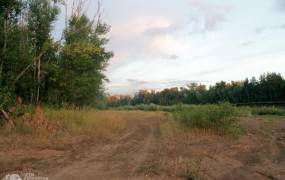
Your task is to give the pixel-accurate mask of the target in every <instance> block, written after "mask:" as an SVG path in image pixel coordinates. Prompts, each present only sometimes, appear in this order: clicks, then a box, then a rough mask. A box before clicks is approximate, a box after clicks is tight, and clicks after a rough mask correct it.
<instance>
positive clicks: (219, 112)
mask: <svg viewBox="0 0 285 180" xmlns="http://www.w3.org/2000/svg"><path fill="white" fill-rule="evenodd" d="M237 116H238V111H237V108H236V107H235V106H233V105H231V104H229V103H222V104H216V105H199V106H187V107H182V108H181V107H180V108H178V109H176V111H175V112H174V118H175V119H176V120H177V121H179V122H180V123H181V124H182V125H184V126H185V127H189V128H199V129H215V130H218V131H221V132H225V133H227V132H236V130H237V129H239V126H238V119H237Z"/></svg>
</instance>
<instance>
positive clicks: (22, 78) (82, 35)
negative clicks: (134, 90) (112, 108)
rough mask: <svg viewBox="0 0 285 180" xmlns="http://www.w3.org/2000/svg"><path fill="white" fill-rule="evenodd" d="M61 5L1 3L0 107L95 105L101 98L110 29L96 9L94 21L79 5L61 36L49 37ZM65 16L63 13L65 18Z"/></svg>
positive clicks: (49, 1) (48, 0) (22, 0)
mask: <svg viewBox="0 0 285 180" xmlns="http://www.w3.org/2000/svg"><path fill="white" fill-rule="evenodd" d="M64 6H65V3H64V1H59V0H1V1H0V58H1V59H0V108H1V109H2V110H6V109H7V108H8V107H9V106H11V105H13V103H14V102H15V99H16V98H18V99H19V98H20V101H21V102H23V103H25V104H34V105H39V104H40V103H41V104H51V105H54V106H61V105H65V104H66V105H75V106H83V105H90V106H94V105H96V103H97V102H100V101H101V100H102V99H103V98H102V97H103V94H104V91H103V85H102V84H103V81H105V80H106V77H105V76H104V74H103V71H104V69H105V67H106V65H107V63H108V60H109V59H110V58H111V57H112V56H113V53H112V52H111V51H108V50H107V49H106V47H105V45H106V44H107V43H108V39H107V38H105V35H106V33H108V31H109V29H110V26H108V25H107V24H105V23H104V22H102V20H101V15H100V6H98V10H97V12H96V14H95V16H94V18H93V19H90V18H88V17H87V16H86V15H84V13H83V10H82V7H81V5H80V4H79V5H78V6H76V7H73V9H72V12H71V15H66V18H65V28H64V30H63V32H62V37H61V38H60V39H59V40H56V39H54V38H53V36H52V31H53V29H54V23H55V21H56V20H57V19H58V16H59V14H60V11H61V10H62V9H64ZM66 14H67V13H66Z"/></svg>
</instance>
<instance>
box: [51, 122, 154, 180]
mask: <svg viewBox="0 0 285 180" xmlns="http://www.w3.org/2000/svg"><path fill="white" fill-rule="evenodd" d="M158 136H159V122H158V120H155V119H153V118H151V117H149V118H145V119H141V118H139V117H137V118H136V117H133V119H128V120H127V128H126V130H125V131H124V132H122V133H121V134H120V136H119V137H118V138H117V139H115V140H114V141H113V142H112V143H110V144H106V145H104V146H100V147H97V146H95V147H89V149H87V150H86V151H84V152H81V153H80V154H79V155H80V156H81V157H83V158H82V159H80V160H78V161H74V162H71V163H70V164H69V165H68V166H65V167H63V168H60V169H56V170H55V171H54V172H51V173H50V176H49V177H50V179H54V180H65V179H66V180H70V179H86V180H88V179H90V180H91V179H114V178H115V179H127V178H131V177H135V176H136V172H137V171H139V169H140V167H141V166H142V164H143V163H144V161H145V160H146V159H147V157H148V154H149V151H150V149H151V148H155V145H156V141H157V138H158Z"/></svg>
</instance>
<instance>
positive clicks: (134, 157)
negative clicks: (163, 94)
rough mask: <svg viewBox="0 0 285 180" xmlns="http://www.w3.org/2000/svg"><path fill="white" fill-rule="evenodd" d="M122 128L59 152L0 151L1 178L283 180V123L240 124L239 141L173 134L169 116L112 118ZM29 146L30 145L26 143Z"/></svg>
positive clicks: (128, 114)
mask: <svg viewBox="0 0 285 180" xmlns="http://www.w3.org/2000/svg"><path fill="white" fill-rule="evenodd" d="M116 113H117V116H118V117H120V119H124V120H125V121H126V125H125V128H124V129H122V130H120V131H119V132H117V133H116V135H115V136H112V138H110V139H106V140H105V139H101V138H94V139H89V140H86V141H82V142H81V143H79V144H78V143H73V144H71V145H68V146H66V147H64V148H63V147H61V148H48V147H44V146H43V147H37V148H34V147H33V148H28V144H29V142H27V143H26V144H27V145H26V146H25V148H13V147H11V146H9V148H4V146H3V141H1V143H2V146H1V149H0V174H1V173H5V172H9V171H12V170H13V171H14V170H25V169H31V170H33V171H35V172H38V173H40V174H41V175H45V176H48V177H49V179H51V180H70V179H85V180H88V179H90V180H91V179H92V180H93V179H100V180H101V179H183V178H186V179H187V178H188V179H191V177H199V178H200V179H225V180H229V179H285V120H284V118H283V119H282V117H274V116H273V117H258V116H257V117H250V118H243V119H242V120H241V124H242V127H243V128H244V130H245V133H244V135H241V136H240V137H229V136H219V135H216V134H215V133H214V132H211V131H206V130H205V131H202V130H191V129H190V130H185V131H183V130H176V129H175V128H174V127H173V126H172V125H171V124H170V125H169V121H170V118H169V116H170V115H169V114H167V113H162V112H140V111H134V112H123V111H121V112H116ZM31 141H32V139H31Z"/></svg>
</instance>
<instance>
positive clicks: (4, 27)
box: [0, 20, 8, 86]
mask: <svg viewBox="0 0 285 180" xmlns="http://www.w3.org/2000/svg"><path fill="white" fill-rule="evenodd" d="M3 36H4V38H3V39H4V42H3V50H2V56H1V62H0V86H1V85H2V80H3V76H2V72H3V66H4V61H5V59H6V49H7V39H8V36H7V20H4V26H3Z"/></svg>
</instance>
